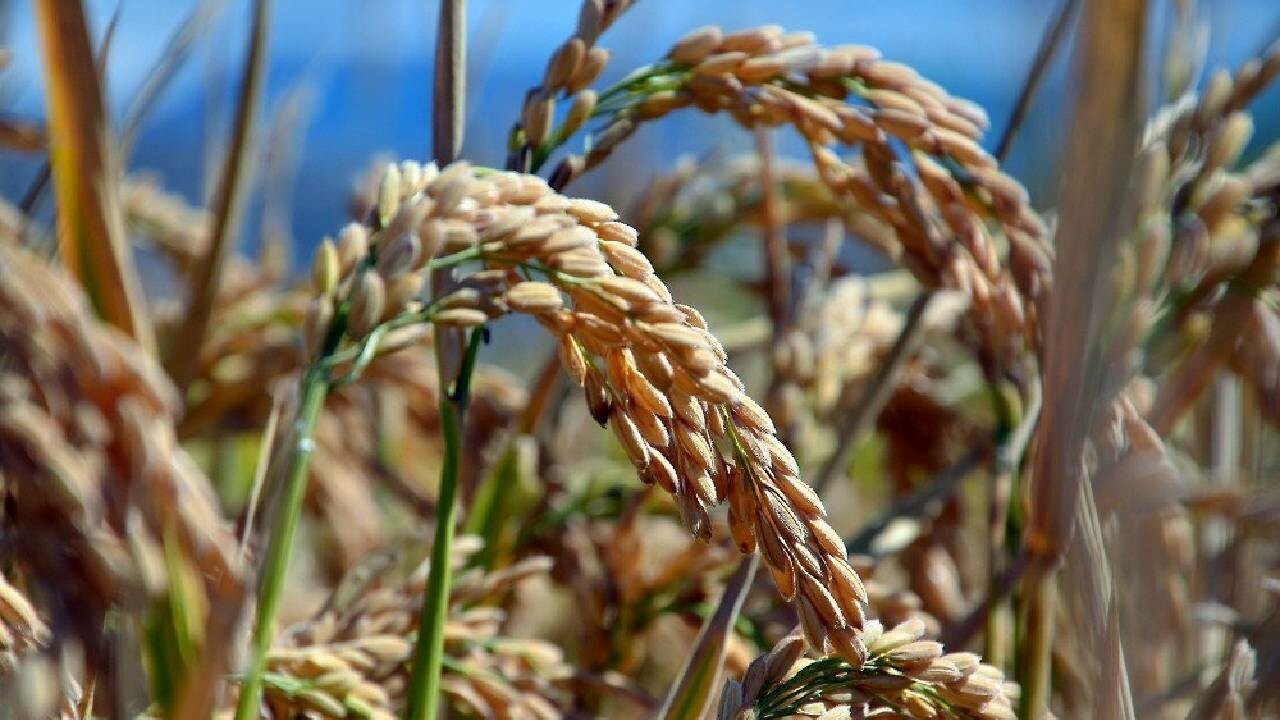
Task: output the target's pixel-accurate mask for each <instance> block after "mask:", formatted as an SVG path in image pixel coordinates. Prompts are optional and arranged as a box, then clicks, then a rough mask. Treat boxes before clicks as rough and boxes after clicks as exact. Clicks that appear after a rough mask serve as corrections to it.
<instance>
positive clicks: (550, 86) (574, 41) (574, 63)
mask: <svg viewBox="0 0 1280 720" xmlns="http://www.w3.org/2000/svg"><path fill="white" fill-rule="evenodd" d="M586 54H587V44H586V43H585V42H583V41H582V38H577V37H575V38H569V40H567V41H566V42H565V43H564V44H563V45H561V46H560V47H559V48H558V49H557V50H556V51H555V53H554V54H553V55H552V56H551V61H550V62H548V63H547V72H546V75H545V77H544V78H543V80H542V85H543V87H545V88H547V90H549V91H551V92H555V91H557V90H559V89H560V88H562V87H564V86H565V84H566V83H568V82H569V78H571V77H573V74H574V73H575V72H576V71H577V70H578V65H580V64H581V63H582V58H583V57H584V56H585V55H586Z"/></svg>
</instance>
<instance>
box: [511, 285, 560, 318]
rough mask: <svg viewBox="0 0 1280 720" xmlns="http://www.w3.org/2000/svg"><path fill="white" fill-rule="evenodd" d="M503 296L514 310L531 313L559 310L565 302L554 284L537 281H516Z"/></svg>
mask: <svg viewBox="0 0 1280 720" xmlns="http://www.w3.org/2000/svg"><path fill="white" fill-rule="evenodd" d="M503 297H504V298H505V299H506V301H507V305H508V306H510V308H511V309H512V310H514V311H516V312H523V313H530V314H538V313H545V312H552V311H555V310H559V309H560V308H561V307H562V306H563V304H564V302H563V299H562V298H561V296H560V291H559V290H557V289H556V287H555V286H554V285H552V284H550V283H544V282H536V281H527V282H519V283H516V284H515V285H512V286H511V288H510V289H509V290H507V292H506V294H505V295H504V296H503Z"/></svg>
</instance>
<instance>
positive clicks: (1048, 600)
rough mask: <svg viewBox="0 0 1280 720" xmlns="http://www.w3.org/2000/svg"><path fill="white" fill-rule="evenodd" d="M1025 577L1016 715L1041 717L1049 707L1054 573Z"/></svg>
mask: <svg viewBox="0 0 1280 720" xmlns="http://www.w3.org/2000/svg"><path fill="white" fill-rule="evenodd" d="M1032 572H1033V574H1032V575H1031V576H1030V577H1029V578H1028V587H1029V589H1028V592H1027V596H1026V608H1027V615H1026V621H1025V624H1024V633H1025V635H1024V638H1023V650H1024V653H1023V657H1022V658H1021V661H1020V662H1019V668H1020V670H1021V673H1020V677H1019V680H1020V681H1021V684H1022V702H1021V707H1020V708H1019V711H1018V717H1020V718H1025V719H1026V720H1040V718H1043V717H1045V716H1046V714H1047V712H1048V709H1049V692H1050V690H1051V689H1052V685H1051V682H1050V661H1051V660H1052V649H1053V613H1054V601H1055V600H1056V598H1055V596H1054V593H1055V590H1054V584H1053V582H1054V576H1055V574H1056V573H1054V572H1052V571H1049V570H1046V569H1037V570H1033V571H1032Z"/></svg>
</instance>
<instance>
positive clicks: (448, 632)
mask: <svg viewBox="0 0 1280 720" xmlns="http://www.w3.org/2000/svg"><path fill="white" fill-rule="evenodd" d="M478 549H479V544H478V542H477V541H476V539H475V538H468V537H464V538H459V543H458V544H457V545H456V546H455V553H454V558H453V564H454V571H455V572H456V573H457V582H456V583H455V586H454V588H453V591H452V592H451V593H450V597H449V606H450V610H449V620H448V624H447V625H446V628H445V648H446V653H447V654H448V657H449V661H448V663H447V668H446V670H445V675H444V682H443V683H442V689H443V692H444V694H445V697H446V699H447V702H448V703H449V704H450V705H453V706H454V707H456V708H458V709H459V710H460V711H461V712H463V713H465V714H467V715H476V716H481V717H488V716H492V715H494V714H495V713H496V714H502V715H506V714H514V715H517V716H524V717H537V718H555V717H561V716H562V715H563V713H564V709H565V706H564V703H565V702H566V697H567V696H566V694H565V692H564V691H563V690H562V689H560V688H559V686H558V683H559V682H560V681H562V680H563V679H564V678H566V677H567V676H568V675H570V674H571V672H572V671H571V669H570V668H569V667H568V666H566V665H565V663H564V659H563V657H562V655H561V651H560V650H559V649H558V648H557V647H555V646H554V645H552V644H550V643H547V642H544V641H539V640H532V639H522V638H514V637H507V636H505V635H504V634H503V626H504V622H505V619H506V618H505V613H504V612H503V611H502V610H501V609H500V608H497V607H492V606H489V605H486V604H484V601H485V600H486V599H488V598H494V597H498V596H501V595H504V594H508V593H511V592H514V591H516V590H517V589H518V588H519V586H520V583H521V582H522V581H524V580H527V579H529V578H531V577H536V576H541V575H543V574H545V573H546V572H547V570H548V569H549V564H550V563H549V562H548V561H547V559H546V558H542V557H536V556H534V557H529V558H526V559H524V560H521V561H519V562H517V563H515V564H512V565H509V566H507V567H505V568H502V569H500V570H494V571H483V570H480V569H477V568H472V569H466V564H467V561H468V559H469V558H470V556H471V555H472V554H474V553H475V552H476V551H477V550H478ZM402 555H403V551H400V550H397V549H395V548H389V549H386V551H385V552H379V553H374V554H373V555H371V556H369V559H366V561H365V563H364V565H363V566H362V567H359V568H357V569H356V570H355V571H353V573H352V574H351V576H350V577H349V578H348V579H347V580H344V581H342V582H340V583H339V584H338V586H337V587H338V588H339V591H338V594H336V595H334V596H333V597H332V598H331V599H329V600H328V601H327V602H326V603H325V604H324V609H323V610H321V611H320V612H319V613H318V614H316V615H315V616H313V617H310V618H308V619H306V620H304V621H302V622H300V623H298V624H296V625H294V626H293V627H291V628H290V629H288V630H287V631H286V632H285V633H284V634H283V636H282V637H281V639H280V640H279V641H277V643H276V644H275V645H274V646H273V647H272V649H271V652H270V654H269V655H268V660H267V668H268V674H267V678H266V691H265V694H264V697H265V701H264V702H265V705H266V707H267V709H268V711H269V715H268V717H270V718H291V717H295V716H296V715H297V714H299V713H303V714H306V715H307V716H308V717H317V718H343V717H351V716H353V715H354V716H356V717H367V718H377V719H380V720H391V719H392V718H395V717H397V716H398V713H399V712H400V711H401V710H402V709H403V705H404V700H405V691H406V689H407V686H408V679H409V673H408V661H409V660H410V655H411V652H412V648H413V644H412V642H411V637H412V635H413V634H414V633H415V632H417V622H418V612H417V611H418V608H419V607H420V606H421V605H422V593H423V591H424V589H425V585H426V577H427V568H426V563H425V562H424V563H423V564H420V565H418V566H417V567H410V568H408V569H407V571H406V570H405V569H404V568H402V567H401V566H403V565H404V561H405V558H404V557H402ZM343 589H347V590H350V589H355V590H356V592H347V593H344V592H342V590H343Z"/></svg>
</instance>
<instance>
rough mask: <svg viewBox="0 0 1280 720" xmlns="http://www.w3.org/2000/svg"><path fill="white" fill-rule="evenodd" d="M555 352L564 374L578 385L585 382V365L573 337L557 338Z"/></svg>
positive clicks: (564, 335)
mask: <svg viewBox="0 0 1280 720" xmlns="http://www.w3.org/2000/svg"><path fill="white" fill-rule="evenodd" d="M556 350H557V352H558V353H559V355H560V365H561V366H562V367H563V368H564V371H565V373H566V374H567V375H568V376H569V377H570V378H572V379H573V381H574V382H576V383H578V385H582V384H583V383H584V382H586V377H587V363H586V360H585V359H584V358H583V357H582V352H581V351H579V350H578V344H577V343H576V342H575V341H574V339H573V336H572V335H569V334H568V333H564V334H561V335H560V336H558V337H557V338H556ZM593 414H594V413H593Z"/></svg>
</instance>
